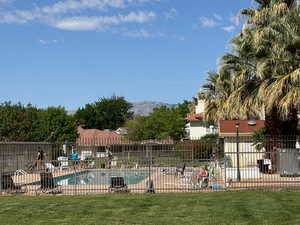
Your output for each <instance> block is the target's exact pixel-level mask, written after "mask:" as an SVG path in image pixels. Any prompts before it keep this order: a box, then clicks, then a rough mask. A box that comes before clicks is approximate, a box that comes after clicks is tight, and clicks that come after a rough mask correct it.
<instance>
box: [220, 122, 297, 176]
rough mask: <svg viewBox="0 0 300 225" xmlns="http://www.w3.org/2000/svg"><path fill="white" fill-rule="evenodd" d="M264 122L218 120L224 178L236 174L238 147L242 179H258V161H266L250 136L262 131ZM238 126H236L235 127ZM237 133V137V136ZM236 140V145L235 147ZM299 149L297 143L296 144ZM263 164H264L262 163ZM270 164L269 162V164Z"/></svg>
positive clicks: (263, 151)
mask: <svg viewBox="0 0 300 225" xmlns="http://www.w3.org/2000/svg"><path fill="white" fill-rule="evenodd" d="M264 123H265V121H264V120H220V121H219V136H220V138H223V140H224V158H225V160H226V170H225V171H226V172H225V174H226V175H225V176H226V177H230V178H235V177H236V174H237V159H238V154H237V147H239V165H240V173H241V177H242V178H250V179H251V178H259V177H260V171H259V168H258V160H264V161H266V160H267V159H265V158H266V154H265V149H264V147H263V146H262V149H258V148H257V145H255V144H254V143H253V138H252V135H253V134H254V133H255V132H256V131H258V130H260V129H262V128H263V127H264V126H265V125H264ZM237 124H238V126H237ZM237 131H238V134H239V135H238V136H237ZM237 140H238V143H239V144H238V145H237ZM296 148H299V141H298V142H296ZM264 163H265V162H264ZM269 164H271V162H269Z"/></svg>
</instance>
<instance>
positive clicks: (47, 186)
mask: <svg viewBox="0 0 300 225" xmlns="http://www.w3.org/2000/svg"><path fill="white" fill-rule="evenodd" d="M40 177H41V187H40V188H39V189H37V191H36V192H37V194H39V193H40V192H42V193H44V194H60V193H62V188H61V186H60V185H57V184H55V183H54V178H53V174H52V173H51V172H43V173H40Z"/></svg>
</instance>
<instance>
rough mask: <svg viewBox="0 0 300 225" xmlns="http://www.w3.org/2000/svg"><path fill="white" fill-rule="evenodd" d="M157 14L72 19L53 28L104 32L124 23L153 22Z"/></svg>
mask: <svg viewBox="0 0 300 225" xmlns="http://www.w3.org/2000/svg"><path fill="white" fill-rule="evenodd" d="M155 17H156V14H155V13H154V12H152V11H150V12H131V13H129V14H127V15H118V16H96V17H83V16H80V17H70V18H64V19H62V20H58V21H55V23H54V24H52V26H54V27H56V28H59V29H63V30H104V29H106V28H107V27H109V26H111V25H118V24H122V23H145V22H148V21H150V20H153V19H154V18H155Z"/></svg>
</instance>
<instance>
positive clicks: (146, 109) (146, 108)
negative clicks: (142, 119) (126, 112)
mask: <svg viewBox="0 0 300 225" xmlns="http://www.w3.org/2000/svg"><path fill="white" fill-rule="evenodd" d="M132 105H133V107H132V109H131V111H133V112H134V114H135V115H143V116H145V115H149V114H150V113H152V112H153V110H154V109H155V108H159V107H161V106H166V107H168V108H173V107H175V106H176V104H168V103H164V102H154V101H144V102H133V103H132Z"/></svg>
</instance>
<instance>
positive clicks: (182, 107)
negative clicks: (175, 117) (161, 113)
mask: <svg viewBox="0 0 300 225" xmlns="http://www.w3.org/2000/svg"><path fill="white" fill-rule="evenodd" d="M192 105H193V104H192V102H190V101H186V100H184V101H183V103H180V104H178V105H177V106H176V108H175V109H176V110H177V111H178V113H179V114H180V115H181V116H182V117H183V118H185V117H186V115H187V114H188V113H190V111H191V106H192Z"/></svg>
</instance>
